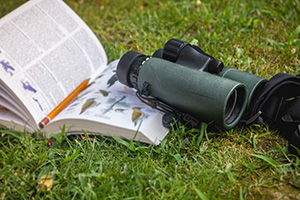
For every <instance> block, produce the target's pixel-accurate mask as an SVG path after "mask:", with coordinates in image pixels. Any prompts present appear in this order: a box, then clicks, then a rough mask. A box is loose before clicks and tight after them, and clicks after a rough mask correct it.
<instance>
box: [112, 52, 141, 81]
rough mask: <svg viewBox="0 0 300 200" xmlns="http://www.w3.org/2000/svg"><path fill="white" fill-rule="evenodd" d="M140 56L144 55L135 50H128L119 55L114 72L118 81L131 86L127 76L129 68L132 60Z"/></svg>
mask: <svg viewBox="0 0 300 200" xmlns="http://www.w3.org/2000/svg"><path fill="white" fill-rule="evenodd" d="M140 56H144V55H143V54H141V53H138V52H135V51H128V52H126V53H125V54H124V55H123V56H122V57H121V59H120V61H119V63H118V66H117V72H116V74H117V78H118V80H119V82H120V83H122V84H124V85H127V86H128V87H133V85H132V83H131V81H130V78H129V74H130V68H131V66H132V64H133V63H134V61H135V60H136V59H137V58H138V57H140Z"/></svg>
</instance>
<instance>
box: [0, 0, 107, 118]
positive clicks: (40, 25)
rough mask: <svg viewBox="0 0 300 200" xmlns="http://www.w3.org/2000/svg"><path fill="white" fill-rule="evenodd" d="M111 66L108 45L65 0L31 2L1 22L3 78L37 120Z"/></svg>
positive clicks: (0, 59) (1, 66) (5, 83)
mask: <svg viewBox="0 0 300 200" xmlns="http://www.w3.org/2000/svg"><path fill="white" fill-rule="evenodd" d="M106 65H107V58H106V54H105V52H104V49H103V47H102V45H101V44H100V42H99V41H98V39H97V37H96V36H95V35H94V34H93V33H92V31H91V30H90V29H89V28H88V27H87V25H86V24H85V23H84V22H83V21H82V20H81V19H80V18H79V17H78V16H77V15H76V14H75V13H74V12H73V11H72V10H71V9H70V8H69V7H68V6H67V5H66V4H65V3H64V2H63V1H62V0H31V1H29V2H27V3H25V4H24V5H23V6H21V7H19V8H18V9H16V10H15V11H13V12H12V13H10V14H9V15H7V16H5V17H4V18H2V19H1V20H0V78H1V81H2V83H4V86H5V87H7V88H10V90H12V91H13V92H14V93H15V94H16V96H17V97H18V98H19V100H20V101H21V102H22V104H24V107H25V108H26V109H27V112H28V114H32V116H33V118H34V120H35V121H36V124H38V122H39V121H40V120H41V119H42V118H43V117H45V116H46V115H47V114H48V113H49V112H50V111H51V110H53V108H55V107H56V106H57V105H58V104H59V103H60V102H61V101H62V100H63V99H64V98H65V97H66V96H67V95H68V94H69V93H71V92H72V91H73V90H74V89H75V88H76V87H77V86H78V85H79V84H80V83H81V82H82V81H83V80H84V79H86V78H88V77H89V76H91V75H92V74H93V72H95V71H96V70H99V68H104V67H105V66H106Z"/></svg>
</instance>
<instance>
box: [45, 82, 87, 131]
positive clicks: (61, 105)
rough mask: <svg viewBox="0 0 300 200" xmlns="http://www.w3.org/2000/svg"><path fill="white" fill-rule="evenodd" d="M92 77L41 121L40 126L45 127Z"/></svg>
mask: <svg viewBox="0 0 300 200" xmlns="http://www.w3.org/2000/svg"><path fill="white" fill-rule="evenodd" d="M89 81H90V78H88V79H86V80H84V81H83V82H82V83H81V84H80V85H79V86H78V87H77V88H76V89H75V90H74V91H73V92H71V93H70V94H69V96H67V97H66V98H65V99H64V100H63V101H62V102H61V103H60V104H59V105H58V106H56V107H55V108H54V109H53V110H52V111H51V112H50V113H49V114H48V115H47V116H46V117H45V118H44V119H43V120H42V121H41V122H40V123H39V127H40V128H44V127H45V126H46V125H47V124H48V123H49V122H50V121H51V120H52V119H53V118H54V117H55V116H56V115H58V113H60V111H62V110H63V109H64V108H65V107H66V106H67V105H68V104H69V103H70V102H71V101H72V100H73V99H74V98H75V97H76V96H77V95H78V94H79V93H80V92H81V91H83V90H84V89H85V88H86V87H87V86H88V84H89Z"/></svg>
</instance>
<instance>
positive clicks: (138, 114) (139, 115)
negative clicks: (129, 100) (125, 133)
mask: <svg viewBox="0 0 300 200" xmlns="http://www.w3.org/2000/svg"><path fill="white" fill-rule="evenodd" d="M141 109H142V108H141V107H133V108H132V110H133V112H132V115H131V121H132V122H133V123H134V126H136V124H137V122H138V121H140V120H142V119H143V117H144V116H145V115H144V113H143V112H142V111H141Z"/></svg>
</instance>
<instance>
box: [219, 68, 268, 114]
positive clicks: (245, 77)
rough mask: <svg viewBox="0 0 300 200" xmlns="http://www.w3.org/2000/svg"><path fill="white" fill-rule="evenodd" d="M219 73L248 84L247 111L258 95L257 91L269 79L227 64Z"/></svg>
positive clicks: (224, 76)
mask: <svg viewBox="0 0 300 200" xmlns="http://www.w3.org/2000/svg"><path fill="white" fill-rule="evenodd" d="M219 75H220V76H221V77H223V78H228V79H231V80H235V81H237V82H240V83H244V84H245V85H246V88H247V91H248V93H247V103H246V112H247V110H248V109H249V108H250V104H251V102H253V101H252V99H253V98H254V97H255V96H256V95H257V92H259V91H260V88H261V87H262V86H263V85H264V84H265V83H266V82H267V79H265V78H262V77H259V76H256V75H254V74H250V73H248V72H244V71H240V70H237V69H234V68H231V67H227V66H224V68H223V70H222V71H221V72H220V73H219Z"/></svg>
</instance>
